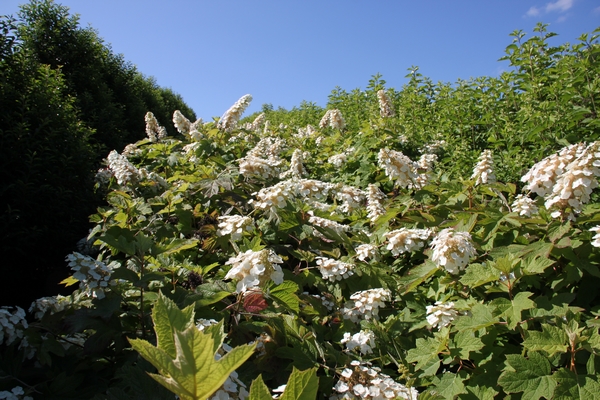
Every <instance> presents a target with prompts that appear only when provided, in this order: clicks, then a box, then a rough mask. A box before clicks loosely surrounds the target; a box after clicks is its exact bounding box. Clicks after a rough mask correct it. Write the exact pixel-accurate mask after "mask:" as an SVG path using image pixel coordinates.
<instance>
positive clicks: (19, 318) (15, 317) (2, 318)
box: [0, 307, 29, 345]
mask: <svg viewBox="0 0 600 400" xmlns="http://www.w3.org/2000/svg"><path fill="white" fill-rule="evenodd" d="M11 308H12V307H2V308H0V344H2V343H4V341H5V340H6V344H7V345H9V344H11V343H12V342H14V341H15V340H16V339H17V338H19V339H20V338H22V337H23V328H25V329H26V328H28V327H29V325H28V324H27V319H25V310H23V309H22V308H21V307H15V310H14V311H12V312H11V311H10V309H11Z"/></svg>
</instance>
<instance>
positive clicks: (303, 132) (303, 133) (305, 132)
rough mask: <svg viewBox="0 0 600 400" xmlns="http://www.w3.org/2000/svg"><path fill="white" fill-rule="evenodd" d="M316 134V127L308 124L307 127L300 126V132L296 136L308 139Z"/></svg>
mask: <svg viewBox="0 0 600 400" xmlns="http://www.w3.org/2000/svg"><path fill="white" fill-rule="evenodd" d="M314 134H315V128H314V127H313V126H312V125H310V124H308V125H306V127H305V128H298V133H296V135H295V136H296V137H297V138H298V139H306V138H309V137H311V136H312V135H314Z"/></svg>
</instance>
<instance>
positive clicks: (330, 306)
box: [303, 292, 335, 311]
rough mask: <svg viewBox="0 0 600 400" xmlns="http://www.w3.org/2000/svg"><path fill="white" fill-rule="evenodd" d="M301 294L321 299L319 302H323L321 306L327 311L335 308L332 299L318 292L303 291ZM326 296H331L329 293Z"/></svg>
mask: <svg viewBox="0 0 600 400" xmlns="http://www.w3.org/2000/svg"><path fill="white" fill-rule="evenodd" d="M303 294H306V295H309V296H312V297H314V298H315V299H319V300H320V301H321V304H323V306H324V307H325V308H326V309H327V310H328V311H333V309H334V308H335V303H334V302H333V301H332V300H330V299H329V298H328V297H327V296H321V295H318V294H309V293H308V292H304V293H303ZM328 296H330V297H333V296H332V295H331V294H328Z"/></svg>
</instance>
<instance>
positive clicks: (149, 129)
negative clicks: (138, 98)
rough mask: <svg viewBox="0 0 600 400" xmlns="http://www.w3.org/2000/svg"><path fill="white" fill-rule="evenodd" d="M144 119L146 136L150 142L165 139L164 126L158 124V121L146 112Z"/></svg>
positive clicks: (165, 131)
mask: <svg viewBox="0 0 600 400" xmlns="http://www.w3.org/2000/svg"><path fill="white" fill-rule="evenodd" d="M144 119H145V120H146V135H148V139H150V141H151V142H156V141H158V140H160V139H163V138H165V137H167V130H166V129H165V127H164V126H160V125H159V124H158V120H157V119H156V117H155V116H154V114H153V113H151V112H150V111H148V112H147V113H146V116H145V117H144Z"/></svg>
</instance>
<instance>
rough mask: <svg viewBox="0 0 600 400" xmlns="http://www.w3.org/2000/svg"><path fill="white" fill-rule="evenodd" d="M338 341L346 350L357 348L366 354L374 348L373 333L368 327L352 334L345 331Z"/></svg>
mask: <svg viewBox="0 0 600 400" xmlns="http://www.w3.org/2000/svg"><path fill="white" fill-rule="evenodd" d="M340 343H342V344H345V345H346V349H347V350H348V351H352V350H354V349H358V350H359V351H360V352H361V354H363V355H367V354H370V353H372V352H373V349H374V348H375V333H373V332H372V331H370V330H368V329H363V330H361V331H360V332H358V333H355V334H354V335H352V334H350V332H345V333H344V338H343V339H342V340H341V342H340Z"/></svg>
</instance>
